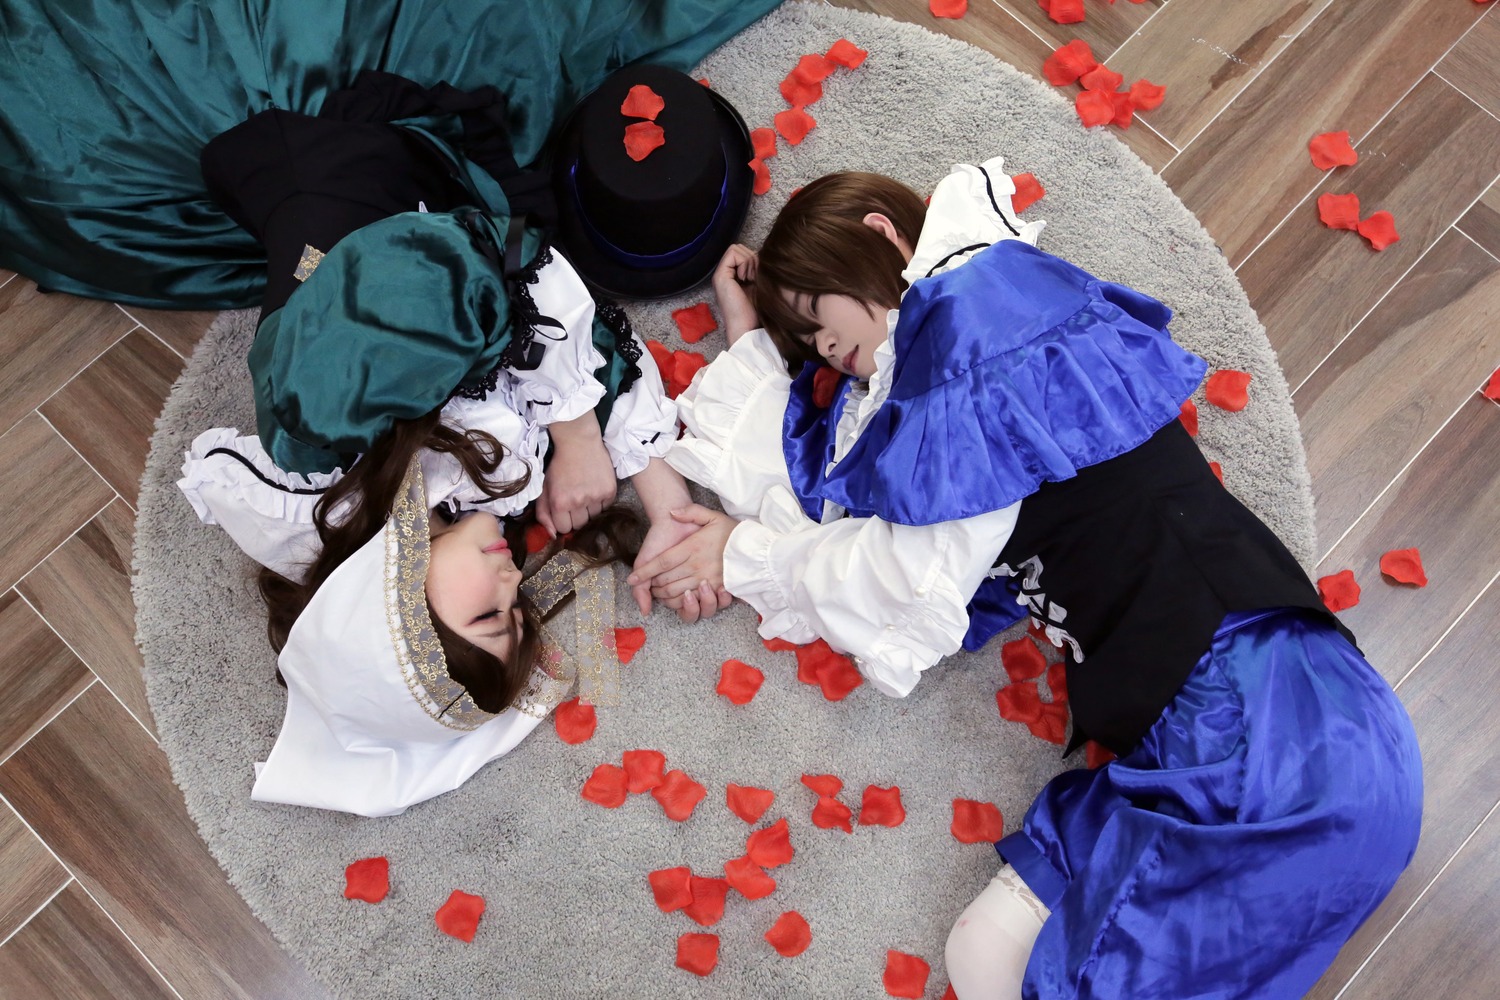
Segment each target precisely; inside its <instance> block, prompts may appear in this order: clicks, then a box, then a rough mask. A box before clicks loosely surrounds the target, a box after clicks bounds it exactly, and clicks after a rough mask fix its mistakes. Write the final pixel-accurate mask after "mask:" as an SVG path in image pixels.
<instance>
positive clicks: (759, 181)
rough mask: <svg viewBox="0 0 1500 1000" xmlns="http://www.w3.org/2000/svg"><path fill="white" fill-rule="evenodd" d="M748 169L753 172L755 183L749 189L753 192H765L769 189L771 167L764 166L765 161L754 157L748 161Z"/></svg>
mask: <svg viewBox="0 0 1500 1000" xmlns="http://www.w3.org/2000/svg"><path fill="white" fill-rule="evenodd" d="M750 169H751V170H752V171H754V172H755V184H754V186H752V187H751V188H750V190H751V191H752V192H753V193H754V194H765V193H766V192H767V191H769V190H771V168H770V167H768V166H766V161H765V160H762V159H761V158H760V157H756V158H755V159H753V160H751V161H750Z"/></svg>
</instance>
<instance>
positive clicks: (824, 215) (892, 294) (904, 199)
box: [754, 171, 927, 374]
mask: <svg viewBox="0 0 1500 1000" xmlns="http://www.w3.org/2000/svg"><path fill="white" fill-rule="evenodd" d="M871 212H879V213H880V214H881V215H884V216H885V217H886V218H888V219H890V220H891V223H892V225H894V226H895V227H896V232H897V233H898V234H899V235H900V236H901V237H902V238H903V239H904V240H906V242H907V243H908V244H910V245H911V246H916V243H917V238H918V237H919V236H920V235H921V233H922V222H923V220H924V219H925V218H926V215H927V206H926V204H925V203H924V202H923V201H922V198H921V196H920V195H918V194H917V193H916V192H915V191H913V190H912V189H911V188H909V187H907V186H906V185H905V184H902V183H901V182H900V181H896V180H892V179H891V178H889V177H886V176H884V175H882V174H871V173H863V172H855V171H849V172H845V173H838V174H828V175H827V176H825V177H820V178H818V179H817V180H815V181H813V182H812V183H811V184H809V185H807V186H806V187H804V188H803V189H802V190H801V191H798V192H797V193H796V194H795V195H793V196H792V199H791V200H790V201H788V202H787V203H786V207H785V208H783V209H782V210H781V214H780V215H778V216H777V217H776V222H775V224H774V225H772V226H771V233H770V235H769V236H767V237H766V242H765V244H764V245H763V246H762V247H761V248H760V254H759V263H758V270H757V273H756V276H755V287H754V299H755V308H756V312H757V313H759V315H760V321H761V323H762V324H763V325H764V326H765V328H766V332H767V333H768V334H770V336H771V340H772V341H773V342H774V343H775V344H776V347H777V349H778V350H779V351H781V356H782V357H783V358H785V359H786V360H787V363H788V365H789V366H790V367H791V368H792V369H793V373H794V374H795V369H796V367H797V366H798V365H799V364H800V363H801V362H803V361H819V360H821V359H819V358H818V356H817V352H816V351H814V350H813V349H812V348H811V347H809V346H808V345H807V344H806V343H805V342H804V341H803V340H802V338H803V337H805V336H807V335H808V334H810V333H812V332H813V331H814V330H815V329H816V328H817V327H816V324H813V323H810V322H809V321H808V320H806V319H805V318H803V317H802V316H800V315H798V314H797V312H796V311H795V310H794V309H793V308H792V307H791V306H790V305H788V304H787V302H786V301H785V300H784V299H783V298H782V293H783V292H784V291H791V292H800V293H803V294H805V295H848V296H850V297H851V298H855V299H858V300H860V301H861V302H863V303H865V308H866V309H873V307H880V308H884V309H895V308H896V307H897V306H898V305H899V304H900V302H901V293H902V292H904V291H905V290H906V282H905V281H903V280H902V278H901V272H902V271H903V270H904V269H905V268H906V260H905V258H904V257H903V256H902V254H901V251H900V250H899V249H898V248H897V247H896V246H895V244H893V243H892V242H891V241H890V240H888V239H886V238H885V236H884V234H882V233H880V232H878V231H877V230H875V229H872V228H870V227H869V226H867V225H865V222H864V218H865V216H866V215H868V214H870V213H871Z"/></svg>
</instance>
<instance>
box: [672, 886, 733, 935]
mask: <svg viewBox="0 0 1500 1000" xmlns="http://www.w3.org/2000/svg"><path fill="white" fill-rule="evenodd" d="M688 888H690V889H691V890H692V891H693V901H692V902H691V903H689V904H688V905H686V906H684V907H683V908H682V912H683V913H685V914H687V915H688V917H689V918H690V919H691V920H692V921H693V922H694V923H696V924H700V925H702V926H704V927H712V926H713V925H714V924H716V923H718V922H719V920H720V919H722V918H723V916H724V898H725V897H726V896H728V895H729V882H728V881H726V880H725V879H721V878H700V877H699V876H697V875H694V876H692V877H691V878H689V879H688Z"/></svg>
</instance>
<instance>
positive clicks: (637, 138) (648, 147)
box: [625, 122, 667, 163]
mask: <svg viewBox="0 0 1500 1000" xmlns="http://www.w3.org/2000/svg"><path fill="white" fill-rule="evenodd" d="M666 143H667V135H666V133H665V132H663V131H662V130H661V126H660V125H658V124H656V123H655V122H636V123H635V124H634V125H626V126H625V155H626V156H628V157H630V158H631V159H632V160H634V161H636V162H637V163H639V162H640V161H642V160H644V159H645V158H646V157H648V156H650V155H651V153H652V151H653V150H655V149H657V148H658V147H660V146H664V145H666Z"/></svg>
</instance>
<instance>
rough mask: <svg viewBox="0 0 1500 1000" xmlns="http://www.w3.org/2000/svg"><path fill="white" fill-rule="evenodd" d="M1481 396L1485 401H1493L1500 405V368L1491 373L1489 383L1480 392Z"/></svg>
mask: <svg viewBox="0 0 1500 1000" xmlns="http://www.w3.org/2000/svg"><path fill="white" fill-rule="evenodd" d="M1479 394H1480V395H1481V396H1483V397H1484V398H1485V399H1493V400H1495V401H1496V402H1497V403H1500V368H1496V369H1495V370H1494V371H1493V372H1492V373H1490V380H1489V382H1487V383H1485V387H1484V388H1483V389H1480V390H1479Z"/></svg>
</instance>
